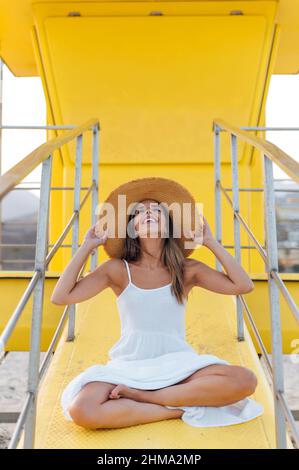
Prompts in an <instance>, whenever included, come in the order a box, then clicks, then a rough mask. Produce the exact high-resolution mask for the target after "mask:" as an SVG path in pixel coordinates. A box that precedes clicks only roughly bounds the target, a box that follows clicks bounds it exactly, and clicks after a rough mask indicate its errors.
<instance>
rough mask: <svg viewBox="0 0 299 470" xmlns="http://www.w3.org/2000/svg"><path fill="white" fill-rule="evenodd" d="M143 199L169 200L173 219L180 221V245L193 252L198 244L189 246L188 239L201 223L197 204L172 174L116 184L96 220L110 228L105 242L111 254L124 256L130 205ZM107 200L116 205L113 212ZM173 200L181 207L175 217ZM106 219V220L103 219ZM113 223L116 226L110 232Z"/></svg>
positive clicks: (102, 225)
mask: <svg viewBox="0 0 299 470" xmlns="http://www.w3.org/2000/svg"><path fill="white" fill-rule="evenodd" d="M119 196H122V202H120V199H119ZM124 196H125V197H124ZM144 199H154V200H155V201H158V202H159V203H162V205H163V203H164V204H166V207H167V208H168V210H169V215H170V217H171V218H172V221H173V222H174V223H175V224H176V225H177V223H180V230H179V232H177V233H179V235H180V236H178V237H176V239H177V242H178V245H179V247H180V248H181V250H182V253H183V255H184V256H185V257H188V256H190V254H191V253H192V252H193V251H194V249H195V248H186V244H185V242H188V241H189V242H191V238H190V235H189V230H195V228H196V227H198V225H196V220H195V218H197V223H198V221H199V217H200V213H199V210H198V207H197V206H196V203H195V200H194V198H193V196H192V194H191V193H190V192H189V191H188V190H187V189H186V188H185V187H184V186H182V185H181V184H180V183H178V182H177V181H174V180H171V179H169V178H161V177H156V176H154V177H147V178H139V179H134V180H131V181H128V182H126V183H123V184H121V185H120V186H118V187H117V188H115V189H114V190H113V191H112V192H111V193H110V194H109V196H108V197H107V199H106V200H105V201H104V204H103V205H102V206H101V208H100V210H99V213H98V222H97V224H99V223H100V221H102V222H101V223H100V225H101V227H103V228H102V231H103V229H107V230H108V238H107V240H106V242H105V243H104V245H103V247H104V250H105V251H106V253H107V254H108V256H110V257H111V258H123V256H124V247H125V237H126V230H127V225H128V219H129V215H130V213H131V212H130V210H128V209H129V207H130V208H132V207H133V203H138V202H140V201H142V200H144ZM106 203H109V204H112V205H113V208H114V210H113V211H112V212H113V213H112V214H111V211H110V212H109V210H108V211H107V209H105V206H106ZM173 203H176V204H173ZM119 204H120V207H119ZM131 204H132V206H131ZM172 204H173V207H176V208H177V209H176V210H178V212H176V213H177V214H179V215H178V216H176V217H173V211H172V207H171V205H172ZM103 209H104V210H103ZM103 217H104V219H103ZM120 217H122V224H123V227H122V229H123V230H124V232H123V233H124V235H123V236H119V231H118V229H119V221H120ZM104 220H105V222H107V224H106V223H104V222H103V221H104ZM178 221H179V222H178ZM112 227H114V229H115V230H114V231H112V233H111V229H112ZM102 231H101V232H102Z"/></svg>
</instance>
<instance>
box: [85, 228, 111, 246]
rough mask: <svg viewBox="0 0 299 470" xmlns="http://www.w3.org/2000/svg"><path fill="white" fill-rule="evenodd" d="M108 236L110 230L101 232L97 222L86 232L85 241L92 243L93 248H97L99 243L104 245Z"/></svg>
mask: <svg viewBox="0 0 299 470" xmlns="http://www.w3.org/2000/svg"><path fill="white" fill-rule="evenodd" d="M107 238H108V230H104V232H101V233H100V232H99V228H98V226H97V224H94V225H93V226H92V227H91V228H90V229H89V230H88V231H87V232H86V234H85V237H84V243H87V244H88V245H90V247H91V248H92V249H94V248H97V247H98V246H99V245H104V244H105V243H106V241H107Z"/></svg>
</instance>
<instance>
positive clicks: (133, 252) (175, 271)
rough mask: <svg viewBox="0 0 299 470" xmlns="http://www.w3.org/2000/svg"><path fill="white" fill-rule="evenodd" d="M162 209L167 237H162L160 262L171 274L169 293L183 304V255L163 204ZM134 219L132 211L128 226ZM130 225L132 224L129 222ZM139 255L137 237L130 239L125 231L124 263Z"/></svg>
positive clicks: (133, 259)
mask: <svg viewBox="0 0 299 470" xmlns="http://www.w3.org/2000/svg"><path fill="white" fill-rule="evenodd" d="M160 207H162V209H163V211H164V215H165V219H166V224H167V220H168V225H167V227H169V236H166V237H163V239H164V244H163V247H162V253H161V261H162V263H163V264H164V266H166V267H167V268H168V270H169V272H170V274H171V291H172V293H173V294H174V295H175V297H176V299H177V301H178V303H180V304H183V301H184V297H185V292H184V284H183V272H184V259H185V257H184V255H183V253H182V250H181V249H180V247H179V245H178V242H177V239H176V238H173V220H172V217H171V215H170V214H169V211H168V210H167V209H166V207H165V206H164V205H163V204H160ZM134 217H135V213H134V211H132V213H130V215H129V218H128V224H129V223H130V221H131V220H132V219H133V218H134ZM131 223H132V222H131ZM140 255H141V246H140V242H139V237H135V238H131V237H130V235H129V234H128V231H126V240H125V245H124V256H123V257H124V258H125V260H126V261H128V262H129V261H137V260H138V259H139V258H140Z"/></svg>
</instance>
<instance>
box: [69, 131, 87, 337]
mask: <svg viewBox="0 0 299 470" xmlns="http://www.w3.org/2000/svg"><path fill="white" fill-rule="evenodd" d="M82 137H83V136H82V134H80V135H78V137H77V143H76V164H75V184H74V186H75V190H74V212H75V213H76V218H75V221H74V225H73V229H72V257H73V256H74V255H75V253H76V251H77V250H78V247H79V218H80V188H81V172H82V171H81V167H82ZM75 315H76V304H72V305H71V306H70V309H69V322H68V335H67V339H66V341H73V340H74V338H75Z"/></svg>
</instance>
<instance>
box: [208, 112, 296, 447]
mask: <svg viewBox="0 0 299 470" xmlns="http://www.w3.org/2000/svg"><path fill="white" fill-rule="evenodd" d="M254 129H255V130H257V128H254ZM213 130H214V158H215V166H214V168H215V175H214V178H215V226H216V238H217V240H218V241H219V242H221V233H222V226H221V223H222V221H221V193H223V194H224V196H225V198H226V200H227V201H228V202H229V204H230V206H231V208H232V210H233V215H234V239H235V257H236V260H237V261H238V262H240V258H241V255H240V253H241V243H240V227H241V225H242V226H243V228H244V229H245V231H246V232H247V234H248V235H249V237H250V238H251V239H252V241H253V242H254V244H255V246H256V248H257V250H258V252H259V254H260V255H261V257H262V259H263V261H264V263H265V266H266V267H267V273H268V285H269V296H270V312H271V333H272V334H271V343H272V355H273V363H274V367H273V370H272V366H271V364H270V362H269V358H268V355H267V351H266V348H265V346H264V344H263V342H262V339H261V337H260V335H259V333H258V329H257V327H256V325H255V323H254V320H253V317H252V315H251V313H250V310H249V308H248V306H247V304H246V302H245V300H244V298H243V297H242V295H237V296H236V301H237V302H236V303H237V329H238V340H244V319H243V312H242V308H244V309H245V311H246V313H247V316H248V318H249V321H250V324H251V326H252V328H253V332H254V334H255V337H256V339H257V341H258V344H259V345H260V348H261V351H262V355H263V357H264V358H265V361H266V366H267V368H268V371H269V372H270V377H271V379H272V383H273V398H274V407H275V432H276V444H277V447H278V448H287V443H286V432H287V425H288V426H289V428H290V431H291V434H292V436H293V438H294V441H295V443H296V446H297V447H299V433H298V430H297V427H296V423H295V420H294V418H293V416H292V413H291V411H290V409H289V407H288V404H287V401H286V399H285V395H284V380H283V358H282V338H281V324H280V305H279V290H280V291H281V292H282V294H283V296H284V297H285V299H286V301H287V304H288V306H289V308H290V310H291V312H292V314H293V316H294V318H295V319H296V320H297V321H298V322H299V309H298V307H297V306H296V304H295V302H294V300H293V298H292V296H291V294H290V293H289V291H288V289H287V287H286V286H285V284H284V282H283V280H282V279H281V277H280V276H279V274H278V255H277V238H276V220H275V200H274V185H273V167H272V166H273V165H272V164H273V162H275V163H276V164H277V165H278V166H279V167H280V168H281V169H282V170H283V171H285V172H286V173H287V174H288V175H289V176H290V177H291V178H292V179H294V180H295V181H297V182H299V164H298V163H297V162H296V161H295V160H294V159H292V158H291V157H290V156H289V155H287V154H286V153H285V152H283V151H282V150H281V149H279V148H278V147H276V146H275V145H274V144H272V143H271V142H268V141H267V140H263V139H261V138H259V137H257V136H248V135H247V134H246V132H244V130H241V129H240V128H237V127H235V126H232V125H229V124H227V123H226V122H225V121H223V120H221V119H216V120H214V121H213ZM246 130H250V128H249V127H247V128H246ZM251 130H253V128H252V129H251ZM296 130H297V129H296ZM298 130H299V129H298ZM221 131H227V132H229V133H230V136H231V161H232V183H233V184H232V188H231V190H232V192H233V200H231V199H230V197H229V196H228V194H227V190H228V189H229V188H224V187H223V186H222V184H221V181H220V178H221V175H220V170H221V162H220V132H221ZM237 138H240V139H241V140H243V141H245V142H247V143H249V144H250V145H252V146H253V147H254V148H255V149H257V150H260V151H261V152H262V153H263V155H264V178H265V184H264V188H263V189H262V190H263V192H264V196H265V198H264V201H265V203H264V204H265V205H264V212H265V222H266V244H265V245H266V246H265V250H264V249H263V247H262V246H261V245H260V243H259V242H258V240H257V239H256V237H255V236H254V234H253V232H252V230H251V229H250V227H249V226H248V225H247V224H246V222H245V220H244V219H243V218H242V216H241V215H240V208H239V178H238V160H237ZM216 267H217V269H218V270H219V271H221V265H220V262H219V260H218V259H216Z"/></svg>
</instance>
